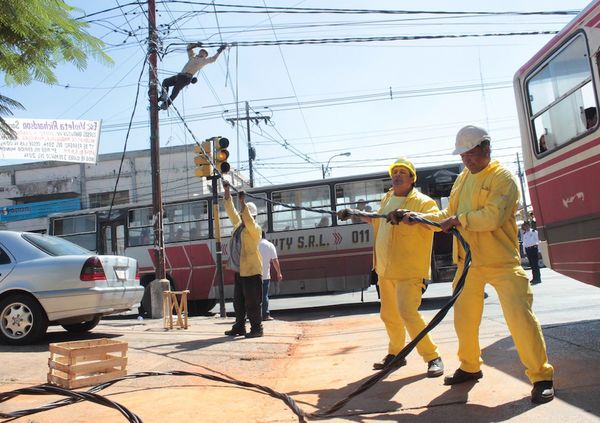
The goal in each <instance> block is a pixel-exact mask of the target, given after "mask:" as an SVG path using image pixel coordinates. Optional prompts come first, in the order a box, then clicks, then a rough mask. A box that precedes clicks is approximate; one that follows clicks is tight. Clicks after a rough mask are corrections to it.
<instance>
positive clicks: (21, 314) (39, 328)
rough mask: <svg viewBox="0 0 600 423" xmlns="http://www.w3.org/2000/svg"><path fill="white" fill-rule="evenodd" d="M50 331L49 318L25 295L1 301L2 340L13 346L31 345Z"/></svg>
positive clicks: (38, 305) (0, 327)
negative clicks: (47, 330)
mask: <svg viewBox="0 0 600 423" xmlns="http://www.w3.org/2000/svg"><path fill="white" fill-rule="evenodd" d="M46 329H48V318H47V317H46V313H44V310H43V309H42V307H41V306H40V304H39V303H38V302H37V301H36V300H35V299H34V298H32V297H30V296H28V295H25V294H13V295H9V296H8V297H6V298H4V299H3V300H2V301H0V340H1V341H2V342H4V343H6V344H11V345H26V344H31V343H33V342H35V341H37V340H38V339H39V338H41V337H42V336H43V335H44V334H45V333H46Z"/></svg>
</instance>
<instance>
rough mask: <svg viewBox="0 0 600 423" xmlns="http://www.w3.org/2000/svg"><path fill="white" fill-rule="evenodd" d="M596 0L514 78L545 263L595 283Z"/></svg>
mask: <svg viewBox="0 0 600 423" xmlns="http://www.w3.org/2000/svg"><path fill="white" fill-rule="evenodd" d="M599 59H600V1H594V2H593V3H591V4H590V5H589V6H587V7H586V8H585V9H584V10H583V11H582V12H581V13H580V14H579V15H578V16H577V17H576V18H575V19H574V20H573V21H571V22H570V23H569V24H568V25H567V26H566V27H565V28H564V29H563V30H562V31H560V33H558V34H557V35H556V36H555V37H554V38H552V39H551V40H550V41H549V42H548V43H547V44H546V45H545V46H544V47H543V48H542V49H541V50H540V51H539V52H538V53H537V54H536V55H535V56H533V57H532V58H531V60H529V61H528V62H527V63H526V64H525V65H524V66H523V67H521V69H519V71H518V72H517V73H516V75H515V78H514V88H515V95H516V98H517V106H518V114H519V121H520V127H521V138H522V142H523V157H524V162H525V173H526V175H527V183H528V185H529V193H530V196H531V202H532V204H533V210H534V213H535V218H536V224H537V229H538V231H539V236H540V240H541V251H542V255H543V258H544V262H545V263H546V264H549V265H550V267H551V268H552V269H554V270H556V271H557V272H560V273H562V274H564V275H567V276H569V277H572V278H574V279H577V280H580V281H582V282H586V283H589V284H592V285H596V286H600V195H599V185H598V184H600V126H599V124H598V98H599V96H598V94H599V91H598V90H599V87H600V79H599V75H600V71H599V64H600V61H599Z"/></svg>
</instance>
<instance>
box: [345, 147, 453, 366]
mask: <svg viewBox="0 0 600 423" xmlns="http://www.w3.org/2000/svg"><path fill="white" fill-rule="evenodd" d="M389 173H390V176H391V178H392V188H391V189H390V190H389V191H388V192H387V193H386V194H385V195H384V197H383V198H382V200H381V205H380V208H379V210H378V211H377V213H379V214H387V213H389V212H394V211H395V210H397V209H399V208H400V209H408V210H414V211H417V212H421V213H431V212H434V211H439V209H438V207H437V204H436V202H435V201H434V200H432V199H431V198H429V197H428V196H426V195H425V194H422V193H421V192H419V191H418V190H417V189H416V188H415V187H414V186H415V182H416V180H417V173H416V170H415V167H414V165H413V164H412V163H411V162H410V161H408V160H406V159H405V158H401V159H398V160H396V161H395V162H394V163H392V164H391V165H390V167H389ZM351 211H352V209H345V210H341V211H339V212H338V216H339V217H340V219H342V220H346V219H347V218H349V217H350V215H351V213H350V212H351ZM360 218H361V220H363V221H364V222H367V223H371V224H372V225H373V228H374V239H375V244H374V249H373V253H374V254H373V263H374V268H375V271H376V272H377V275H378V278H379V282H378V283H379V291H380V296H381V311H380V314H381V320H383V323H384V324H385V328H386V331H387V333H388V337H389V344H388V354H387V355H386V356H385V357H384V359H383V361H382V362H377V363H375V364H374V365H373V368H374V369H375V370H380V369H382V368H384V367H386V366H387V365H389V364H390V362H391V361H392V360H393V359H394V357H395V356H396V355H397V354H398V353H399V352H400V351H401V350H402V348H404V345H405V343H406V331H408V333H409V335H410V336H411V338H414V337H415V336H417V335H418V334H419V332H421V331H422V330H423V328H425V326H426V323H425V321H424V320H423V317H422V316H421V315H420V314H419V306H420V305H421V295H422V288H423V287H424V281H423V280H424V279H429V278H430V277H431V275H430V271H431V270H430V269H431V247H432V244H433V232H434V228H433V227H431V226H425V225H418V226H417V225H415V226H408V225H392V224H391V222H384V221H382V219H379V218H373V219H371V218H370V217H366V216H361V217H360ZM417 351H418V352H419V354H420V355H421V357H423V360H424V361H425V362H426V363H427V376H428V377H438V376H441V375H442V374H443V373H444V364H443V362H442V359H441V358H440V354H439V351H438V348H437V346H436V345H435V344H434V343H433V341H432V340H431V337H430V336H429V334H427V335H426V336H425V337H424V338H423V339H422V340H421V341H420V342H419V343H418V344H417ZM404 364H406V361H404V360H398V361H396V362H395V363H394V367H401V366H403V365H404Z"/></svg>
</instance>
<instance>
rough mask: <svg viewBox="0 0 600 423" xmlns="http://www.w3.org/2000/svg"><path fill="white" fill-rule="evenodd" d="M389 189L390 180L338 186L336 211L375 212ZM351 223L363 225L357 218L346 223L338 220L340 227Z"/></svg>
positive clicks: (349, 183)
mask: <svg viewBox="0 0 600 423" xmlns="http://www.w3.org/2000/svg"><path fill="white" fill-rule="evenodd" d="M389 188H390V179H389V178H385V179H376V180H370V181H357V182H347V183H343V184H336V185H335V204H336V210H341V209H345V208H349V209H358V210H362V211H365V212H370V211H375V210H377V209H378V208H379V202H380V201H381V197H383V195H384V194H385V193H386V192H387V190H388V189H389ZM351 223H361V220H360V219H359V218H358V217H356V216H353V217H352V219H348V220H346V221H343V220H340V219H338V225H345V224H351Z"/></svg>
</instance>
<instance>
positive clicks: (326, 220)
mask: <svg viewBox="0 0 600 423" xmlns="http://www.w3.org/2000/svg"><path fill="white" fill-rule="evenodd" d="M328 226H329V218H328V217H327V216H323V217H322V218H321V220H319V223H317V225H316V227H317V228H326V227H328Z"/></svg>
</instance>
